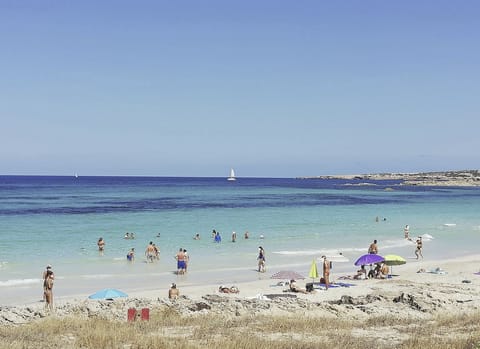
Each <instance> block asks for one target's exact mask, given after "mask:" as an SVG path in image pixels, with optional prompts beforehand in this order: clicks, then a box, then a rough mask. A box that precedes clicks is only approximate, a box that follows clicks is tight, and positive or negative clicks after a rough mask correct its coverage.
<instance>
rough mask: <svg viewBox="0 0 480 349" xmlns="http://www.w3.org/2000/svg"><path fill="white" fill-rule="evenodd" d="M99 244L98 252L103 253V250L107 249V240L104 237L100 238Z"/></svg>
mask: <svg viewBox="0 0 480 349" xmlns="http://www.w3.org/2000/svg"><path fill="white" fill-rule="evenodd" d="M97 246H98V252H100V254H102V255H103V251H104V250H105V240H103V238H102V237H101V238H99V239H98V242H97Z"/></svg>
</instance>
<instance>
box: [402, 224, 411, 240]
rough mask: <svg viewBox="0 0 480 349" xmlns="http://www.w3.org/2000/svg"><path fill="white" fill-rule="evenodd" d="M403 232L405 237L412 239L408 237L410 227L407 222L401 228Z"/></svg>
mask: <svg viewBox="0 0 480 349" xmlns="http://www.w3.org/2000/svg"><path fill="white" fill-rule="evenodd" d="M403 234H404V235H405V239H407V240H410V241H412V239H410V227H409V226H408V224H407V225H406V226H405V228H404V229H403Z"/></svg>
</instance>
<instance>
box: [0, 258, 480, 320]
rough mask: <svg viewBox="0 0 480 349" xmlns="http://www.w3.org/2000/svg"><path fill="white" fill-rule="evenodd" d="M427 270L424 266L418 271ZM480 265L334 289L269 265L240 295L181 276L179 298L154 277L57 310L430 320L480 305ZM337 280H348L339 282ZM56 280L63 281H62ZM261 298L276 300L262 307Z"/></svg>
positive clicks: (2, 315) (430, 268)
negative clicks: (291, 288)
mask: <svg viewBox="0 0 480 349" xmlns="http://www.w3.org/2000/svg"><path fill="white" fill-rule="evenodd" d="M420 269H423V270H425V272H421V273H418V272H417V271H418V270H420ZM479 271H480V255H474V256H466V257H462V258H458V259H451V260H436V261H430V260H429V261H424V260H420V261H416V260H415V261H411V262H410V261H409V262H408V263H407V264H405V265H401V266H395V267H394V270H393V272H394V275H395V276H393V277H392V278H389V279H369V280H342V279H341V277H342V276H345V275H347V274H345V273H341V274H333V275H331V282H332V283H333V284H334V285H333V286H334V287H330V288H329V289H328V291H327V290H324V289H321V288H319V287H316V288H315V290H314V292H313V293H309V294H301V293H291V292H284V290H286V289H288V287H287V286H283V285H278V284H279V283H280V282H281V281H287V280H278V279H271V278H270V276H271V275H272V273H270V272H267V273H264V274H263V273H259V274H258V275H255V280H251V281H244V282H239V283H236V284H235V286H236V287H238V289H239V290H240V292H239V293H238V294H223V293H220V292H219V291H218V287H219V286H220V285H221V284H223V285H225V286H228V287H229V286H232V285H230V284H229V283H228V282H224V283H220V282H219V283H216V284H212V283H208V284H203V285H189V284H188V283H187V282H183V281H182V279H181V278H178V279H177V287H178V288H179V290H180V295H181V297H180V298H179V299H177V300H175V301H172V300H169V299H168V297H167V294H168V287H163V288H157V289H155V288H152V287H151V283H145V284H144V285H143V286H142V285H135V287H132V288H130V289H127V290H124V291H127V292H128V295H129V296H128V297H127V298H117V299H115V300H114V301H108V300H102V301H97V300H88V294H78V295H75V296H70V297H57V298H56V299H55V308H56V311H55V316H60V317H62V316H69V315H72V314H74V313H75V314H76V315H83V316H101V317H106V318H112V319H117V320H120V321H125V320H126V318H127V309H128V308H130V307H137V308H139V307H146V308H150V309H151V311H155V309H156V308H158V307H165V306H167V307H173V308H175V309H176V310H177V311H179V312H180V313H182V315H184V316H191V315H193V314H195V313H196V312H198V311H202V312H203V313H204V312H219V311H221V312H222V314H224V315H225V314H227V315H228V314H230V315H231V316H238V315H241V314H243V313H247V312H248V313H251V312H260V313H261V312H266V313H268V314H272V315H276V314H278V315H280V314H302V315H307V316H326V317H328V316H335V317H337V318H338V317H340V318H341V317H345V318H352V317H353V318H366V317H369V316H373V315H375V316H381V315H391V314H395V316H396V317H398V318H425V319H428V318H431V317H433V316H435V315H436V314H439V313H445V314H446V313H449V312H453V311H454V312H465V313H468V312H475V311H478V310H480V275H478V274H476V273H478V272H479ZM316 281H317V282H318V280H316ZM297 282H298V284H299V285H300V286H301V287H305V283H307V282H311V280H310V279H308V278H307V279H304V280H297ZM335 283H341V284H343V286H338V285H337V286H336V285H335ZM55 287H59V286H58V283H57V285H56V286H55ZM54 293H55V291H54ZM252 302H253V303H252ZM199 304H202V305H199ZM252 304H256V305H255V306H252ZM261 304H269V306H268V307H262V306H261ZM43 308H44V304H43V303H42V302H39V301H35V302H32V303H28V304H15V305H9V306H5V305H4V306H2V307H1V310H0V322H1V323H2V324H21V323H27V322H30V321H35V320H38V319H41V318H43V317H45V316H48V315H47V314H46V313H45V312H44V310H43Z"/></svg>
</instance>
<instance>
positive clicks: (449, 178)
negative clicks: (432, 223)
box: [297, 170, 480, 187]
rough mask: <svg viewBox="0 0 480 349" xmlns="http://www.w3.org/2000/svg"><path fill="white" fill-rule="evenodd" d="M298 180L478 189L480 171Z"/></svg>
mask: <svg viewBox="0 0 480 349" xmlns="http://www.w3.org/2000/svg"><path fill="white" fill-rule="evenodd" d="M297 178H298V179H346V180H358V181H362V180H400V181H402V183H401V184H402V185H417V186H432V187H436V186H441V187H477V186H480V171H479V170H460V171H439V172H419V173H371V174H357V175H326V176H307V177H297Z"/></svg>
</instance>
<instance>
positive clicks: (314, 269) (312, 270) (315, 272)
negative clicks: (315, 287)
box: [308, 259, 319, 280]
mask: <svg viewBox="0 0 480 349" xmlns="http://www.w3.org/2000/svg"><path fill="white" fill-rule="evenodd" d="M308 277H311V278H312V279H313V280H315V279H316V278H318V277H319V275H318V269H317V263H316V262H315V259H314V260H313V261H312V265H311V267H310V272H309V273H308Z"/></svg>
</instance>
